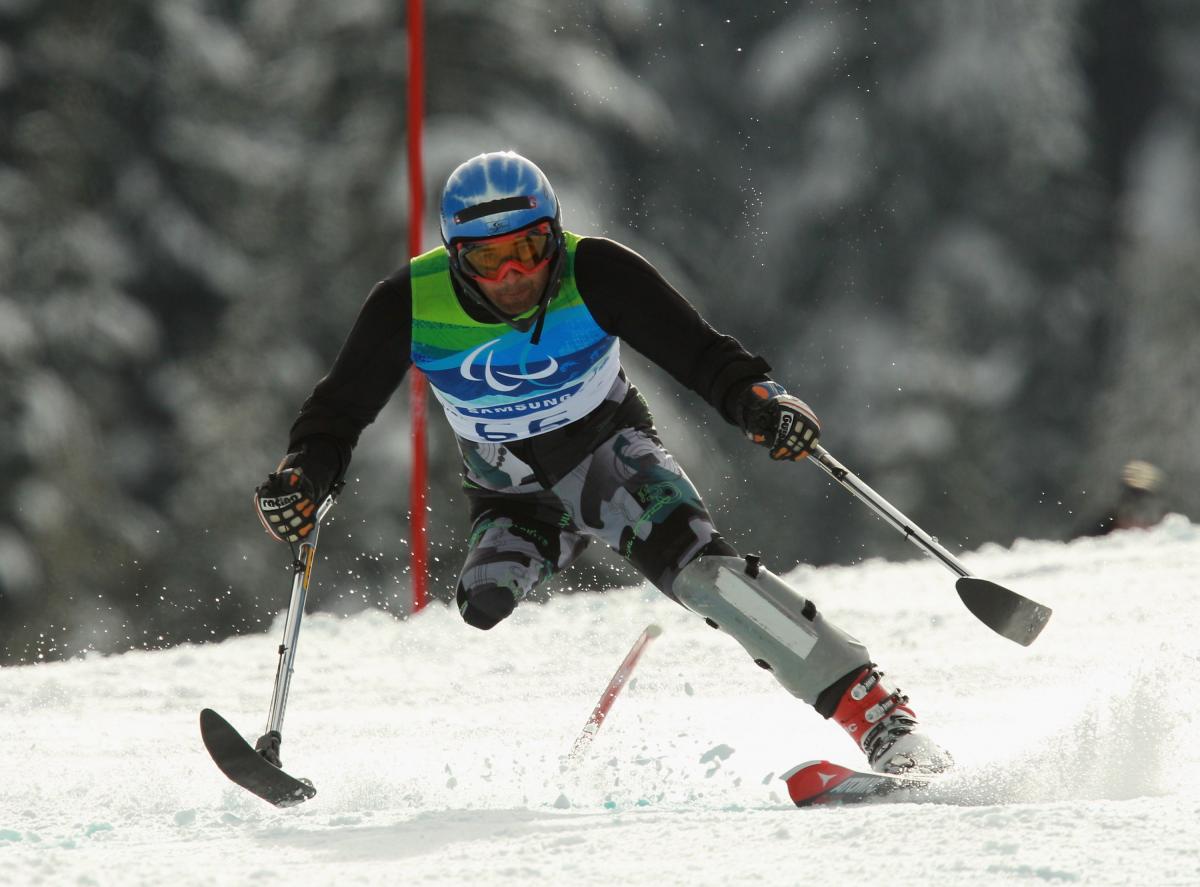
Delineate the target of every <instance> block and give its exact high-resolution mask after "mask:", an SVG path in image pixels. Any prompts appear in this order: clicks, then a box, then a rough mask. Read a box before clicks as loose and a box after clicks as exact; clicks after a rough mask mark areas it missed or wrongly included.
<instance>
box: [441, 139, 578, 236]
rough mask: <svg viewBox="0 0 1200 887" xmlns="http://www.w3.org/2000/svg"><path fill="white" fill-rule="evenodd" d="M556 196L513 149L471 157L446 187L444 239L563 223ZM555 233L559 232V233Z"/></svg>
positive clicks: (444, 192)
mask: <svg viewBox="0 0 1200 887" xmlns="http://www.w3.org/2000/svg"><path fill="white" fill-rule="evenodd" d="M561 219H562V214H561V212H560V210H559V206H558V198H557V197H555V196H554V189H553V188H551V187H550V182H549V181H548V180H547V179H546V176H545V174H544V173H543V172H542V171H541V170H540V169H538V168H537V166H535V165H534V164H533V163H532V162H531V161H529V160H526V159H525V158H524V157H522V156H521V155H520V154H517V153H514V152H513V151H493V152H492V153H490V154H480V155H479V156H478V157H472V158H471V159H470V160H468V161H467V162H466V163H463V164H461V165H460V166H459V167H458V169H456V170H454V172H452V173H450V178H448V179H447V180H446V187H445V188H444V189H443V191H442V243H444V244H445V245H446V248H447V249H449V247H450V245H451V244H452V243H455V242H456V241H459V240H476V239H478V238H480V237H496V236H498V235H501V234H508V233H510V232H512V231H518V230H520V229H521V228H526V227H528V226H529V225H533V224H535V223H537V222H543V221H545V222H551V223H552V224H553V225H555V226H557V225H558V224H560V222H561ZM555 233H557V232H555Z"/></svg>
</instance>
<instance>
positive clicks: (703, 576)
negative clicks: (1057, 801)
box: [672, 555, 870, 705]
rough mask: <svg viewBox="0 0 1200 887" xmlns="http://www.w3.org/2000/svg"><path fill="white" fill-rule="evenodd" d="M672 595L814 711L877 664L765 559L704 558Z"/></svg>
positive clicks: (688, 571) (682, 576)
mask: <svg viewBox="0 0 1200 887" xmlns="http://www.w3.org/2000/svg"><path fill="white" fill-rule="evenodd" d="M672 591H673V592H674V593H675V596H676V597H677V598H678V599H679V601H680V602H681V603H682V604H683V605H684V606H685V607H687V608H688V609H689V610H692V611H693V612H695V613H699V614H700V615H701V616H703V617H704V618H705V619H706V620H707V621H708V622H709V624H710V625H714V624H715V627H717V628H719V629H721V630H722V631H724V632H725V633H726V634H729V635H732V636H733V638H734V639H735V640H736V641H737V642H738V643H739V644H741V645H742V646H743V647H745V648H746V652H748V653H749V654H750V656H751V657H752V658H753V659H754V661H755V662H757V663H758V664H759V665H761V666H762V667H764V668H767V669H770V671H771V673H772V674H774V675H775V678H776V680H778V681H779V683H781V684H783V686H784V688H785V689H786V690H787V691H788V692H789V693H791V694H792V695H793V696H796V697H799V698H800V699H803V700H804V701H805V702H807V703H809V704H810V705H816V702H817V697H818V696H820V695H821V691H822V690H824V689H825V688H826V687H829V686H831V685H832V684H834V683H835V682H836V681H838V680H839V679H840V678H843V677H845V676H846V675H847V674H849V673H850V672H854V671H857V670H861V669H862V668H863V667H865V666H866V665H867V664H868V663H869V662H870V657H869V656H868V655H867V648H866V647H864V646H863V645H862V644H860V643H859V642H858V641H856V640H855V639H854V638H852V637H851V636H850V635H848V634H846V633H845V632H844V631H842V630H841V629H840V628H838V627H837V626H835V625H831V624H830V623H829V622H827V621H825V619H824V617H822V616H821V614H820V613H818V612H817V608H816V606H814V605H813V603H812V602H811V601H809V600H806V599H805V598H803V597H802V596H801V595H799V594H797V593H796V592H795V591H794V590H793V589H792V588H791V587H790V586H788V585H787V584H786V583H785V582H784V581H783V580H781V579H780V578H779V577H778V576H775V575H774V574H772V573H771V572H769V571H768V570H765V569H763V568H762V567H760V566H758V559H757V558H754V557H751V558H747V559H746V560H742V559H741V558H737V557H728V556H724V555H705V556H703V557H699V558H697V559H696V560H694V561H692V562H691V563H690V564H688V565H687V566H686V567H685V568H684V569H683V571H682V572H681V573H680V574H679V576H678V578H677V579H676V580H675V584H674V586H673V587H672Z"/></svg>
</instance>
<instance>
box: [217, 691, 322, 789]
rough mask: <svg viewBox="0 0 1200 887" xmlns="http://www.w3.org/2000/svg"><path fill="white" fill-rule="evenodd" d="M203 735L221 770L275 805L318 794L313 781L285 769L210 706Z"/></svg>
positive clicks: (243, 786)
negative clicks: (258, 750) (256, 749)
mask: <svg viewBox="0 0 1200 887" xmlns="http://www.w3.org/2000/svg"><path fill="white" fill-rule="evenodd" d="M200 735H201V736H202V737H203V739H204V747H205V748H207V749H208V753H209V754H210V755H211V756H212V759H213V761H214V762H215V763H216V765H217V766H218V767H219V768H220V769H221V772H222V773H224V774H225V775H226V776H228V777H229V778H230V779H231V780H233V781H234V782H236V783H237V784H238V785H240V786H241V787H242V788H244V789H246V791H248V792H251V793H252V794H255V795H258V796H259V797H260V798H262V799H263V800H264V801H268V802H270V803H272V804H274V805H275V806H276V807H293V806H295V805H296V804H302V803H304V802H305V801H307V800H308V799H309V798H311V797H313V796H314V795H316V793H317V790H316V788H315V787H314V786H313V784H312V783H311V782H309V781H308V780H307V779H297V778H296V777H294V776H289V775H288V774H287V773H284V772H283V770H281V769H279V768H278V767H276V766H275V765H274V764H272V763H271V762H270V761H268V760H267V759H266V758H264V757H263V756H262V755H261V754H260V753H259V752H257V751H255V749H254V748H253V747H252V746H251V745H250V743H248V742H246V740H245V739H243V738H242V736H241V734H240V733H238V731H237V730H235V729H234V728H233V725H231V724H230V723H229V722H228V721H227V720H225V719H224V718H223V717H221V716H220V715H219V714H217V713H216V712H215V711H213V710H212V709H211V708H206V709H204V710H203V711H201V712H200Z"/></svg>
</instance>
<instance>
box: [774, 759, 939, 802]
mask: <svg viewBox="0 0 1200 887" xmlns="http://www.w3.org/2000/svg"><path fill="white" fill-rule="evenodd" d="M780 778H781V779H783V781H784V782H785V783H787V789H788V795H789V796H790V797H791V799H792V801H793V802H794V803H795V804H796V806H797V807H813V806H817V805H820V804H857V803H862V802H864V801H879V800H882V799H883V798H887V797H889V796H892V795H895V796H896V797H894V798H892V800H909V799H911V795H912V794H914V793H916V794H920V793H922V792H924V791H926V790H928V789H929V787H930V786H931V785H933V784H935V783H936V782H937V781H938V777H936V776H917V775H912V776H894V775H892V774H890V773H873V772H870V771H865V772H864V771H862V770H851V769H850V768H849V767H843V766H841V765H840V764H833V763H830V762H829V761H808V762H807V763H804V764H801V765H800V766H799V767H796V768H794V769H792V770H789V771H788V772H787V773H785V774H783V776H782V777H780Z"/></svg>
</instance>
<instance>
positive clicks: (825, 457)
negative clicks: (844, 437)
mask: <svg viewBox="0 0 1200 887" xmlns="http://www.w3.org/2000/svg"><path fill="white" fill-rule="evenodd" d="M811 461H812V463H813V464H814V465H816V466H817V467H818V468H820V469H821V470H822V471H824V472H825V473H826V474H828V475H829V476H830V477H832V478H833V479H834V480H835V481H837V482H838V483H839V484H841V485H842V486H843V487H845V488H846V489H847V490H848V491H849V492H850V493H851V494H853V495H854V496H855V497H857V498H858V499H860V500H862V502H864V503H865V504H866V505H867V506H868V507H869V508H870V509H871V510H872V511H874V512H875V513H876V514H877V515H879V516H880V517H881V518H883V519H884V520H885V521H886V522H887V523H889V524H891V525H892V526H893V527H895V528H896V529H897V530H899V531H900V532H901V533H903V534H904V537H905V538H906V539H908V540H909V541H910V542H912V543H913V545H915V546H917V547H918V548H920V549H922V550H923V551H924V552H925V553H926V554H928V555H929V556H930V557H933V558H935V559H936V560H939V561H941V562H942V564H944V565H945V566H946V567H947V568H948V569H949V570H950V571H951V572H953V573H957V574H958V575H959V576H963V577H969V576H970V575H971V572H970V571H969V570H968V569H967V568H966V567H964V566H963V565H962V564H961V563H960V562H959V560H958V558H956V557H955V556H954V555H952V554H951V553H950V552H948V551H946V549H944V548H943V547H942V546H941V545H939V544H938V541H937V540H936V539H934V538H933V537H932V536H930V535H929V534H928V533H926V532H925V531H924V530H922V529H921V528H920V527H918V526H917V525H916V524H915V523H913V522H912V521H911V520H909V519H908V518H907V517H905V516H904V514H902V513H901V512H900V511H899V510H897V509H896V508H895V507H893V506H892V504H891V503H889V502H888V501H887V500H886V499H884V498H883V497H882V496H880V495H879V494H878V493H876V492H875V491H874V490H873V489H871V488H870V487H869V486H868V485H867V484H865V483H863V481H862V479H861V478H859V477H858V476H857V475H856V474H855V473H854V472H852V471H851V470H850V469H849V468H847V467H846V466H845V465H843V464H842V463H841V462H839V461H838V460H837V459H835V458H833V456H831V455H830V454H829V451H828V450H826V449H825V448H824V447H822V446H820V445H818V446H815V447H813V450H812V459H811Z"/></svg>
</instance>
